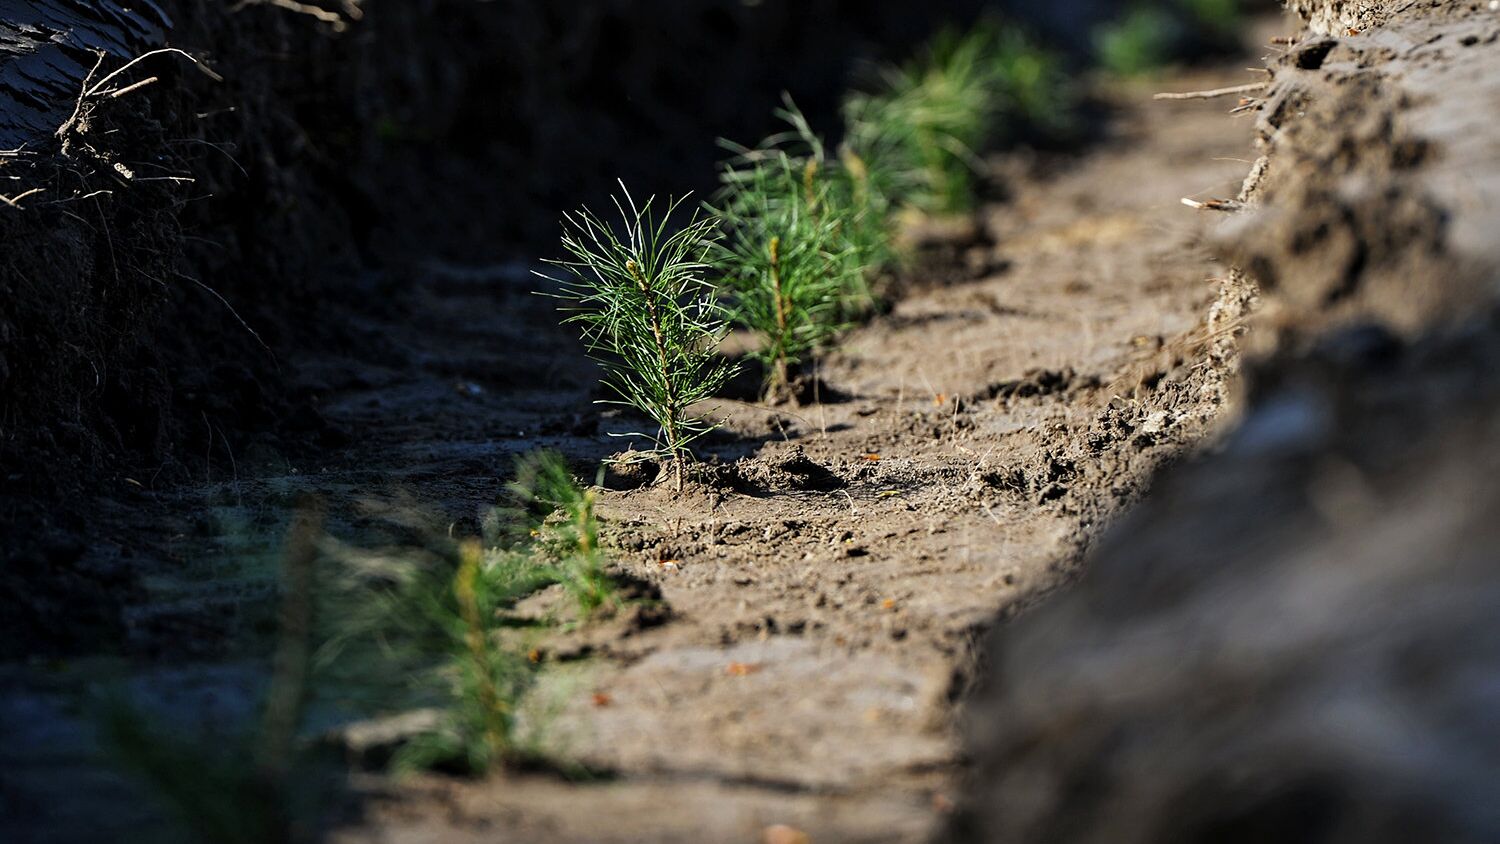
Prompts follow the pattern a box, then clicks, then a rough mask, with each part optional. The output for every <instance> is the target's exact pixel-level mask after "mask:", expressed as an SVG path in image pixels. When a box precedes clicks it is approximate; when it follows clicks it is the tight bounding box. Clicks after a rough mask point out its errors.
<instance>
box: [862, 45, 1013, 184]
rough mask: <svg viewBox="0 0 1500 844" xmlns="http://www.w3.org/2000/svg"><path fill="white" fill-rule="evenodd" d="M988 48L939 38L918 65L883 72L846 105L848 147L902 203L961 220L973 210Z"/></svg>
mask: <svg viewBox="0 0 1500 844" xmlns="http://www.w3.org/2000/svg"><path fill="white" fill-rule="evenodd" d="M987 41H988V39H987V38H986V37H985V36H984V35H983V34H982V33H974V34H971V35H968V36H963V37H960V36H957V35H955V34H953V33H951V32H950V33H945V34H943V35H940V36H939V37H938V38H937V39H936V40H934V42H933V43H932V44H931V46H930V47H929V48H928V51H927V53H926V55H925V56H924V57H923V58H921V59H919V60H917V61H915V62H912V63H910V64H908V65H906V66H904V67H892V68H888V69H887V70H886V71H885V72H884V74H883V85H882V88H881V90H878V91H876V92H874V93H855V94H853V95H851V96H850V97H849V98H848V100H847V101H846V104H845V123H846V131H847V132H848V138H849V143H850V146H851V148H852V149H853V150H854V151H855V152H856V153H858V154H859V155H860V157H861V158H862V159H863V160H864V161H865V162H866V165H867V167H868V168H869V169H870V170H871V171H872V172H876V173H880V174H882V176H881V178H880V181H881V182H883V183H884V184H887V185H889V186H890V188H889V189H890V190H892V191H893V193H894V195H895V196H897V197H899V198H900V199H901V200H902V201H903V202H905V203H906V204H910V205H913V206H915V207H917V208H919V209H921V210H923V211H926V212H928V213H962V212H965V211H967V210H969V208H970V207H971V205H972V203H973V187H972V185H973V178H974V172H975V169H976V167H977V161H978V159H977V155H976V150H977V149H978V148H979V146H980V144H981V143H982V142H983V141H984V139H985V136H986V133H987V132H988V131H989V128H990V126H991V123H992V120H993V118H994V114H993V107H994V100H993V97H992V92H991V91H990V89H989V87H988V81H989V80H988V79H987V78H986V74H985V67H984V63H983V62H984V58H985V50H986V47H987Z"/></svg>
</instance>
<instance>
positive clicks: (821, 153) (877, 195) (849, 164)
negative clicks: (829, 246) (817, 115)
mask: <svg viewBox="0 0 1500 844" xmlns="http://www.w3.org/2000/svg"><path fill="white" fill-rule="evenodd" d="M783 103H784V106H783V108H781V109H779V110H777V112H776V117H778V118H779V119H781V120H782V121H784V122H785V123H786V124H787V127H788V128H787V131H785V132H782V133H780V134H777V135H772V136H771V137H769V138H766V139H765V140H763V141H761V143H760V145H759V146H758V147H756V148H754V149H751V148H749V147H744V146H741V145H739V144H735V143H732V142H729V141H720V144H721V145H722V146H724V147H725V148H726V149H728V150H729V151H730V152H731V153H733V156H732V157H731V158H730V159H729V161H727V162H726V163H725V165H724V168H723V171H722V174H721V181H722V182H723V185H724V189H723V190H722V191H721V192H720V194H719V196H718V200H719V202H720V203H721V204H722V205H723V206H724V207H725V209H726V210H727V211H729V212H730V213H731V214H733V213H734V212H736V211H741V210H744V211H746V213H756V212H755V210H754V208H749V209H740V208H736V207H735V206H736V204H748V205H752V206H753V205H754V204H755V203H756V202H757V201H758V200H759V198H760V195H761V194H763V193H764V192H765V190H766V188H767V187H770V188H771V189H772V190H771V194H772V195H771V201H772V202H773V203H775V202H781V201H785V202H800V203H801V204H802V206H803V208H804V209H805V211H806V212H807V213H808V214H810V215H811V216H812V217H814V218H826V219H828V220H830V221H834V222H835V225H834V227H833V229H834V231H833V234H834V236H835V238H836V239H838V240H839V241H841V243H840V244H839V245H838V246H837V247H836V248H835V249H834V250H833V251H834V252H835V253H836V254H840V255H842V256H844V258H845V260H846V261H847V262H848V263H849V264H850V267H849V270H850V271H849V272H848V273H845V274H844V275H843V277H844V280H845V282H846V289H845V290H844V291H843V293H842V302H841V303H840V313H841V315H842V316H844V317H848V318H853V317H857V316H859V315H861V314H864V313H867V312H868V311H870V310H871V309H872V308H873V307H874V306H875V305H876V304H877V303H876V297H875V294H874V291H873V288H872V286H871V281H872V280H873V276H874V275H875V274H876V273H878V272H879V271H880V270H882V269H884V268H886V267H888V266H890V265H891V264H892V263H894V261H895V250H894V249H893V248H892V238H891V229H890V210H891V206H890V202H889V201H888V198H887V195H886V193H885V191H884V190H883V189H882V186H880V185H877V184H872V183H871V181H870V171H869V169H868V168H867V167H866V166H865V163H864V161H863V160H862V159H861V158H860V157H859V155H858V154H856V153H855V152H854V151H853V150H852V149H850V148H849V147H848V146H847V145H846V146H845V147H844V148H842V149H841V150H840V152H839V155H838V157H837V158H834V157H831V156H829V155H828V152H827V148H826V146H825V145H824V143H823V139H822V138H821V137H819V136H818V135H817V134H816V133H815V132H814V131H813V129H812V126H811V124H810V123H809V122H808V120H807V117H806V116H805V115H803V113H802V111H801V110H800V109H798V108H797V105H796V103H794V102H793V101H792V98H791V96H790V95H783ZM783 156H784V157H785V158H787V159H789V163H790V164H791V165H792V168H791V169H792V171H793V172H794V173H800V174H801V180H800V182H795V181H793V180H783V179H775V180H767V179H766V178H765V177H766V172H767V171H766V170H765V168H766V167H767V165H770V164H780V163H783V162H781V161H780V159H781V158H782V157H783ZM747 201H748V203H747Z"/></svg>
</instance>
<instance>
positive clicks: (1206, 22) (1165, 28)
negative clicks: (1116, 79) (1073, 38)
mask: <svg viewBox="0 0 1500 844" xmlns="http://www.w3.org/2000/svg"><path fill="white" fill-rule="evenodd" d="M1242 22H1243V21H1242V18H1241V16H1240V7H1239V3H1238V2H1237V0H1150V2H1136V3H1134V4H1133V5H1131V6H1130V8H1129V9H1128V10H1127V11H1126V12H1125V13H1124V14H1123V15H1122V16H1121V17H1119V18H1118V19H1116V20H1114V21H1112V22H1110V23H1107V24H1104V25H1102V26H1100V27H1099V28H1098V29H1097V30H1096V31H1095V33H1094V46H1095V52H1096V55H1097V57H1098V60H1099V64H1100V65H1101V66H1102V67H1103V68H1104V69H1105V70H1107V71H1109V72H1110V73H1112V74H1114V75H1116V76H1123V77H1132V76H1143V75H1147V74H1150V73H1153V72H1155V71H1157V70H1160V69H1161V68H1163V67H1165V66H1167V65H1168V64H1171V63H1172V62H1174V61H1178V60H1180V59H1184V58H1191V57H1192V56H1193V55H1195V54H1199V53H1202V52H1204V51H1206V50H1212V49H1222V48H1223V47H1225V46H1228V45H1229V44H1231V43H1232V42H1233V40H1234V38H1235V35H1236V33H1237V32H1238V30H1239V28H1240V26H1241V24H1242Z"/></svg>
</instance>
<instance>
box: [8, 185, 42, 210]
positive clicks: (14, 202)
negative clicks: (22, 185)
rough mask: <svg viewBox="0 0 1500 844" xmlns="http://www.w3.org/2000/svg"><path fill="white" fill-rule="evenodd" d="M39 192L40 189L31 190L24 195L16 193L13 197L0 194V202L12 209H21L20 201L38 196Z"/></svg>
mask: <svg viewBox="0 0 1500 844" xmlns="http://www.w3.org/2000/svg"><path fill="white" fill-rule="evenodd" d="M41 192H42V189H41V188H32V189H31V190H29V191H26V192H24V193H18V194H16V195H15V196H5V195H4V194H0V202H3V203H5V204H6V205H9V206H10V207H12V208H20V207H21V200H23V199H25V198H26V197H28V196H31V195H33V194H38V193H41Z"/></svg>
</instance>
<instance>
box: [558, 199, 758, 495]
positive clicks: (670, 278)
mask: <svg viewBox="0 0 1500 844" xmlns="http://www.w3.org/2000/svg"><path fill="white" fill-rule="evenodd" d="M620 187H621V196H623V203H622V201H621V198H620V197H616V198H615V199H614V205H615V209H616V210H617V211H618V212H619V215H620V218H621V222H622V226H621V227H620V228H619V229H616V228H614V227H612V226H610V225H609V224H608V223H606V222H604V221H603V220H601V219H600V218H599V217H597V216H595V215H594V214H593V213H591V212H589V211H588V210H587V209H584V210H581V211H579V212H577V213H574V214H569V215H566V216H565V217H564V218H563V237H562V245H563V249H564V250H565V251H566V252H567V253H568V255H569V257H568V258H565V259H563V260H560V261H553V262H551V263H553V264H554V265H556V266H558V267H561V268H562V269H564V270H566V271H567V273H568V277H567V278H565V279H551V280H552V281H554V282H556V283H557V284H558V285H559V292H558V293H557V294H555V295H557V296H558V297H559V298H561V299H563V300H564V301H566V302H567V303H568V304H567V305H565V306H564V307H563V311H564V312H565V313H567V314H568V316H567V317H566V318H565V319H564V323H569V324H576V325H578V326H580V327H581V329H582V333H583V340H584V343H585V344H586V345H587V346H588V349H589V352H590V353H591V354H592V355H593V356H594V358H595V359H596V360H597V361H598V362H599V363H600V365H601V366H602V367H603V368H604V372H605V375H604V379H603V380H604V383H605V385H606V386H607V387H608V388H609V389H610V390H611V391H613V392H614V393H615V394H616V395H617V396H618V397H619V398H618V399H617V400H613V401H612V402H611V403H615V404H623V405H628V406H630V407H633V408H635V409H636V410H638V411H640V412H641V413H643V414H645V415H646V416H647V417H649V418H650V419H651V420H652V421H653V422H654V423H656V425H657V426H658V427H657V432H656V433H655V434H640V433H637V434H631V435H630V436H641V437H645V438H647V439H649V440H650V441H651V442H652V443H653V444H654V449H652V450H651V451H649V452H646V453H647V454H649V455H651V456H655V457H660V458H670V459H671V460H672V461H673V462H674V463H675V464H676V470H677V490H678V491H679V492H681V491H682V478H683V469H684V465H685V464H686V463H687V462H688V461H689V460H691V459H692V451H691V449H690V446H691V444H692V443H693V442H694V441H695V440H697V439H698V438H699V437H701V436H703V435H704V434H706V433H708V432H709V431H712V430H713V429H714V428H716V427H717V425H715V424H713V423H711V422H708V421H706V420H704V419H702V418H699V417H695V416H693V415H692V414H691V410H692V408H693V406H694V405H696V404H698V403H699V402H701V401H703V400H705V399H707V398H710V397H711V396H713V395H714V393H715V392H717V391H718V389H719V388H720V387H722V386H723V385H724V383H725V382H726V381H727V380H729V378H730V377H731V376H732V375H733V374H734V372H735V366H734V365H732V364H730V363H728V362H726V361H724V360H723V359H722V358H721V357H720V356H719V355H718V352H717V349H718V345H719V343H720V341H721V340H723V338H724V335H725V334H726V333H727V332H728V328H729V322H728V315H727V313H726V312H725V310H724V308H723V307H721V306H720V304H719V302H718V298H717V293H716V290H715V288H714V285H713V284H711V283H710V282H709V281H708V280H707V278H706V277H705V276H706V273H707V272H708V271H709V266H708V257H709V253H710V250H711V249H712V248H713V244H714V242H715V240H716V238H717V236H718V235H717V222H716V221H715V220H712V219H702V218H699V217H697V216H696V215H693V216H692V217H691V219H689V220H688V221H687V223H686V224H685V225H683V226H682V227H681V228H677V229H675V231H674V230H673V229H672V228H671V225H672V218H673V217H674V216H675V214H676V212H677V211H678V210H679V208H680V206H681V205H682V203H683V200H681V199H679V200H675V201H672V202H670V203H668V206H667V208H666V210H665V212H664V213H661V214H657V213H656V212H655V211H654V210H653V208H652V206H653V204H654V203H655V198H654V197H653V198H652V199H649V200H647V201H646V203H645V204H644V205H641V206H637V205H636V204H635V201H634V200H633V199H632V198H631V196H630V193H629V191H627V190H625V187H624V184H623V183H622V184H621V186H620Z"/></svg>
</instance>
